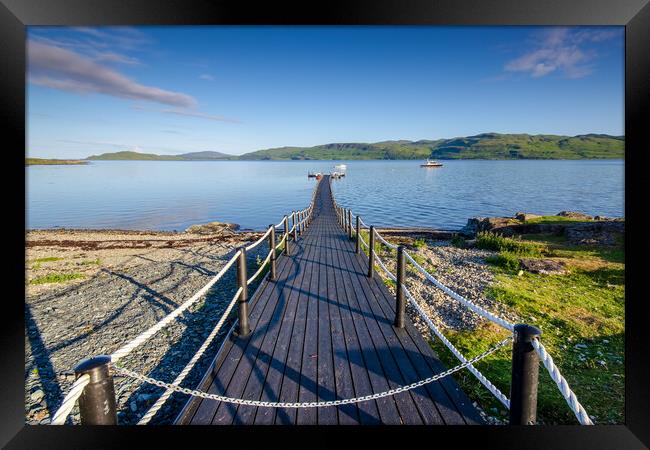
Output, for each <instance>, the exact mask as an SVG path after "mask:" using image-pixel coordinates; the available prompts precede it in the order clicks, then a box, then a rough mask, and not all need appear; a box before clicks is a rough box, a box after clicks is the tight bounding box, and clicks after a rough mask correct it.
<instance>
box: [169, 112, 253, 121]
mask: <svg viewBox="0 0 650 450" xmlns="http://www.w3.org/2000/svg"><path fill="white" fill-rule="evenodd" d="M161 112H163V113H165V114H176V115H178V116H188V117H198V118H201V119H208V120H216V121H218V122H232V123H240V121H239V120H237V119H231V118H229V117H223V116H215V115H212V114H206V113H202V112H199V111H189V110H184V109H163V110H162V111H161Z"/></svg>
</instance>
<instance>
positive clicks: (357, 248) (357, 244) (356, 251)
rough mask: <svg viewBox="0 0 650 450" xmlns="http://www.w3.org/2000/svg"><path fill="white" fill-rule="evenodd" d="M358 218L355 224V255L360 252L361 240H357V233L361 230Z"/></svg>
mask: <svg viewBox="0 0 650 450" xmlns="http://www.w3.org/2000/svg"><path fill="white" fill-rule="evenodd" d="M360 220H361V219H359V216H358V215H357V223H356V228H357V240H356V242H355V243H354V253H356V254H357V255H358V254H359V253H360V252H361V239H360V238H359V236H360V234H359V231H360V230H361V224H360Z"/></svg>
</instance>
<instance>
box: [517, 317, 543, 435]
mask: <svg viewBox="0 0 650 450" xmlns="http://www.w3.org/2000/svg"><path fill="white" fill-rule="evenodd" d="M514 331H515V336H514V341H513V343H512V378H511V381H510V386H511V387H510V425H535V422H536V421H537V378H538V376H539V356H538V355H537V352H536V351H535V348H534V347H533V344H532V341H533V339H537V338H539V336H541V334H542V332H541V330H540V329H539V328H537V327H534V326H532V325H526V324H517V325H515V330H514Z"/></svg>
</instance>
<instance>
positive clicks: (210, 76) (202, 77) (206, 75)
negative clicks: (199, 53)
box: [199, 73, 215, 81]
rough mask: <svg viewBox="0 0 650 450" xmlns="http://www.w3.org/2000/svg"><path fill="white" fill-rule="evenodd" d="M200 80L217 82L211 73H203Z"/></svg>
mask: <svg viewBox="0 0 650 450" xmlns="http://www.w3.org/2000/svg"><path fill="white" fill-rule="evenodd" d="M199 78H200V79H202V80H207V81H214V80H215V78H214V77H213V76H212V75H210V74H209V73H202V74H201V75H200V76H199Z"/></svg>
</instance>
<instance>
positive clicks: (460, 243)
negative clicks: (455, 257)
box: [451, 235, 466, 248]
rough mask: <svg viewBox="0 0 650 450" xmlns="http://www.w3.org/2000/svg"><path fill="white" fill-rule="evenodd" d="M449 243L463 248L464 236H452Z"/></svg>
mask: <svg viewBox="0 0 650 450" xmlns="http://www.w3.org/2000/svg"><path fill="white" fill-rule="evenodd" d="M451 245H453V246H454V247H457V248H465V245H466V244H465V238H464V237H462V236H458V235H456V236H454V237H452V238H451Z"/></svg>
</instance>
